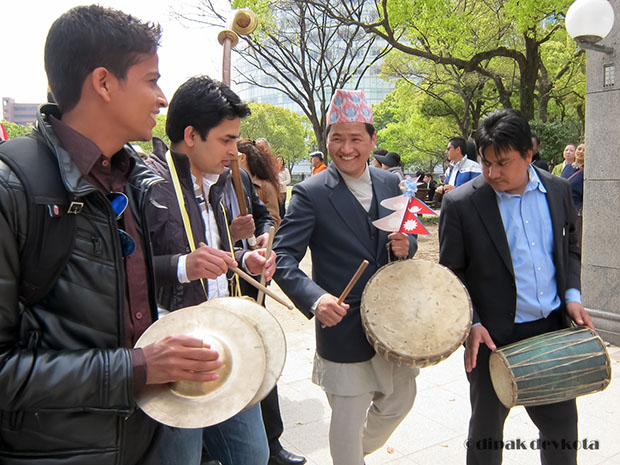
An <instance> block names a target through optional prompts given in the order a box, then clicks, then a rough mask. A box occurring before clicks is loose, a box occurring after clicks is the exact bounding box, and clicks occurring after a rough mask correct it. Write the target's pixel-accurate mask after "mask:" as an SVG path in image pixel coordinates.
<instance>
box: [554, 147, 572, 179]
mask: <svg viewBox="0 0 620 465" xmlns="http://www.w3.org/2000/svg"><path fill="white" fill-rule="evenodd" d="M576 148H577V146H576V145H575V144H567V145H566V147H564V152H562V156H563V157H564V161H563V162H562V163H558V164H557V165H555V166H554V167H553V171H552V173H553V174H555V175H556V176H562V171H564V168H566V165H572V164H573V163H574V161H575V149H576Z"/></svg>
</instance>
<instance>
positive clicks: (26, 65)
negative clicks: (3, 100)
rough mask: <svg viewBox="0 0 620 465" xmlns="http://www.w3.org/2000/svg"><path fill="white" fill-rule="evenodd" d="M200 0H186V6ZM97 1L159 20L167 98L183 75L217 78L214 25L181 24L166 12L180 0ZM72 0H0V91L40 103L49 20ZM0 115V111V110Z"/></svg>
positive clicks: (145, 18)
mask: <svg viewBox="0 0 620 465" xmlns="http://www.w3.org/2000/svg"><path fill="white" fill-rule="evenodd" d="M198 2H199V0H185V5H184V6H181V7H184V8H191V7H192V4H193V5H196V4H198ZM97 3H99V4H100V5H102V6H107V7H111V8H116V9H120V10H122V11H124V12H126V13H129V14H132V15H134V16H136V17H138V18H140V19H141V20H143V21H153V22H158V23H159V24H160V25H161V27H162V29H163V34H162V40H161V45H160V48H159V51H158V54H159V72H160V74H161V78H160V80H159V84H160V87H161V88H162V90H163V91H164V94H165V95H166V97H167V98H168V99H170V98H171V97H172V94H173V93H174V91H175V90H176V88H177V87H178V86H179V85H180V84H182V83H183V82H184V81H185V80H186V79H187V78H189V77H191V76H194V75H197V74H208V75H209V76H211V77H214V78H217V79H221V78H222V47H221V46H220V44H219V43H218V41H217V34H218V32H219V28H217V27H207V26H204V25H195V24H189V25H188V24H187V23H185V24H182V23H180V22H179V21H178V20H177V19H174V18H172V16H171V14H170V8H171V5H174V6H175V8H178V7H179V5H180V4H182V2H181V1H180V0H176V1H171V0H100V1H99V2H97ZM84 4H88V0H86V1H76V0H1V1H0V47H1V49H0V97H11V98H13V99H15V102H17V103H41V102H44V101H45V99H46V95H47V79H46V76H45V69H44V66H43V47H44V45H45V38H46V36H47V32H48V30H49V28H50V26H51V25H52V23H53V22H54V21H55V20H56V18H58V17H59V16H60V15H61V14H62V13H64V12H65V11H67V10H69V9H70V8H72V7H74V6H78V5H84ZM0 117H1V115H0Z"/></svg>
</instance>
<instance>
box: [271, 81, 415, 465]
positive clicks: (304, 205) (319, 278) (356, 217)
mask: <svg viewBox="0 0 620 465" xmlns="http://www.w3.org/2000/svg"><path fill="white" fill-rule="evenodd" d="M327 118H328V124H329V126H328V128H327V149H328V151H329V155H330V157H331V159H332V160H333V163H331V164H330V166H329V168H328V169H327V170H325V171H324V172H322V173H319V174H317V175H315V176H312V177H311V178H309V179H308V180H306V181H304V182H302V183H300V184H297V185H296V186H295V187H294V188H293V196H292V198H291V202H290V205H289V208H288V210H287V213H286V216H285V218H284V221H283V222H282V224H281V225H280V229H279V230H278V233H277V235H276V238H275V241H274V248H275V250H276V252H277V255H278V259H277V264H276V270H277V271H276V275H275V279H276V281H277V283H278V285H279V286H280V287H281V288H282V290H283V291H284V292H285V293H286V294H287V295H288V296H289V297H290V298H291V300H292V301H293V303H294V304H295V305H296V306H297V308H299V309H300V310H301V311H302V312H303V313H304V314H305V315H306V316H307V317H308V318H312V316H316V344H317V353H316V355H315V363H314V373H313V381H314V382H315V383H316V384H318V385H320V386H321V387H323V389H324V390H325V392H326V394H327V398H328V401H329V403H330V406H331V408H332V417H331V423H330V432H329V441H330V450H331V455H332V459H333V462H334V464H335V465H362V464H363V461H364V455H366V454H369V453H371V452H373V451H375V450H377V449H378V448H379V447H381V446H382V445H383V444H384V443H385V442H386V441H387V439H388V437H389V436H390V434H391V433H392V431H393V430H394V429H395V428H396V426H397V425H398V424H399V423H400V421H401V420H402V419H403V418H404V416H405V415H406V414H407V413H408V412H409V410H410V409H411V406H412V405H413V400H414V398H415V376H416V375H417V373H418V371H417V369H412V368H405V367H398V366H395V365H394V364H392V363H390V362H387V361H386V360H384V359H383V358H382V357H381V356H379V355H376V354H375V352H374V350H373V348H372V347H371V346H370V345H369V344H368V341H367V340H366V338H365V336H364V332H363V329H362V323H361V319H360V311H359V308H360V301H361V297H362V291H363V289H364V286H365V284H366V282H367V281H368V280H369V279H370V277H371V276H372V275H373V274H374V273H375V272H376V271H377V270H378V269H379V268H380V267H381V266H383V265H385V264H386V263H387V262H388V259H389V258H391V259H395V258H400V257H403V258H404V257H411V256H413V254H414V253H415V251H416V249H417V242H416V238H415V237H414V236H408V235H406V234H402V233H391V234H388V233H387V232H385V231H381V230H379V229H377V228H375V227H374V226H373V225H372V221H373V220H376V219H378V218H380V217H383V216H386V215H387V214H389V213H392V212H391V211H390V210H387V209H385V208H384V207H382V206H381V205H379V203H380V202H381V201H382V200H383V199H386V198H389V197H394V196H397V195H400V194H401V192H400V189H399V188H398V182H399V181H398V178H397V177H396V176H395V175H393V174H391V173H388V172H387V171H383V170H380V169H376V168H369V167H368V164H367V162H368V158H369V156H370V152H371V151H372V149H373V148H374V147H375V143H376V137H377V136H376V133H375V129H374V126H373V125H372V123H373V119H372V110H371V108H370V106H369V105H368V104H367V103H366V99H365V98H364V94H363V92H362V91H343V90H337V91H336V93H335V94H334V96H333V98H332V101H331V104H330V109H329V112H328V115H327ZM387 244H390V248H391V251H389V250H388V247H387ZM308 246H309V247H310V251H311V253H312V267H313V269H312V279H310V278H309V277H308V276H307V275H306V274H305V273H303V271H301V270H300V269H299V262H300V261H301V259H302V258H303V256H304V254H305V253H306V248H307V247H308ZM388 254H390V255H391V257H388ZM364 259H366V260H368V261H369V263H370V264H369V265H368V268H367V269H366V271H365V272H364V274H363V275H362V277H361V279H360V280H359V281H358V283H357V284H356V285H355V286H354V287H353V290H352V291H351V293H350V294H349V296H348V297H347V299H346V300H345V303H343V304H341V305H338V303H337V300H338V297H337V296H338V295H340V293H341V292H342V291H343V289H344V288H345V287H346V285H347V283H348V281H349V279H350V278H351V277H352V276H353V274H354V273H355V270H356V269H357V268H358V266H359V265H360V263H361V262H362V260H364Z"/></svg>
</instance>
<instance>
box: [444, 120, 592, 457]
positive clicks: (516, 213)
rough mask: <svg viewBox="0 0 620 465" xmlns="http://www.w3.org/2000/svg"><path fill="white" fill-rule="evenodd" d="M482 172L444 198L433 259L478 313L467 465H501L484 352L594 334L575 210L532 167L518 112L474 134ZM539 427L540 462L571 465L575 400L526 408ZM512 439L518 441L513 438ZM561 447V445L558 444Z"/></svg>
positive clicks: (502, 413)
mask: <svg viewBox="0 0 620 465" xmlns="http://www.w3.org/2000/svg"><path fill="white" fill-rule="evenodd" d="M475 140H476V146H477V147H478V150H479V152H480V156H481V161H482V174H483V176H479V177H477V178H475V179H474V180H472V181H470V182H469V183H466V184H464V185H463V186H461V187H460V188H459V189H456V190H454V191H453V192H450V193H449V194H448V195H446V196H445V197H444V199H443V203H442V206H441V217H440V222H439V243H440V251H439V256H440V257H439V262H440V263H441V264H443V265H445V266H447V267H448V268H450V269H451V270H452V271H454V272H455V273H456V275H457V276H458V277H459V278H460V279H461V281H462V282H463V283H464V284H465V286H466V287H467V290H468V291H469V294H470V296H471V300H472V304H473V307H474V318H473V326H472V329H471V333H470V335H469V337H468V338H467V341H466V345H465V370H466V371H467V377H468V379H469V382H470V400H471V406H472V415H471V419H470V423H469V437H468V442H467V447H468V451H467V463H468V464H470V465H472V464H484V465H495V464H500V463H501V462H502V446H501V444H502V443H501V441H502V439H503V429H504V421H505V420H506V417H507V415H508V412H509V409H507V408H506V407H504V406H503V405H502V404H501V402H500V401H499V399H498V398H497V396H496V394H495V391H494V389H493V386H492V383H491V379H490V374H489V355H490V351H491V350H494V349H495V348H496V347H500V346H503V345H506V344H510V343H512V342H516V341H519V340H522V339H526V338H528V337H532V336H535V335H538V334H543V333H546V332H549V331H554V330H557V329H561V328H562V327H564V326H565V325H566V323H567V322H568V320H569V319H572V320H573V321H575V322H576V323H577V324H579V325H587V326H589V327H592V321H591V320H590V317H589V316H588V314H587V312H586V311H585V309H584V308H583V306H582V305H581V292H580V257H581V252H580V250H579V246H578V243H577V236H576V233H575V220H576V211H575V207H574V205H573V202H572V199H571V193H570V188H569V186H568V183H566V182H563V180H562V179H558V178H557V177H555V176H552V175H550V174H549V173H547V172H545V171H542V170H539V169H537V168H535V167H532V166H530V163H531V161H532V141H531V138H530V127H529V124H528V122H527V119H526V118H525V117H524V116H523V115H522V114H521V113H520V112H518V111H516V110H499V111H496V112H494V113H492V114H491V115H489V116H488V117H487V118H485V119H484V120H483V122H482V124H481V126H480V128H479V129H478V131H477V132H476V134H475ZM526 410H527V413H528V415H529V416H530V418H531V419H532V421H533V422H534V423H535V424H536V426H537V427H538V429H539V434H540V439H541V444H547V445H549V447H546V448H543V447H541V458H542V462H543V463H544V464H549V465H551V464H555V465H560V464H562V465H569V464H575V463H576V459H577V452H576V448H573V447H571V446H570V445H571V444H574V442H573V441H576V440H577V407H576V404H575V401H574V400H572V401H567V402H560V403H555V404H550V405H542V406H537V407H527V408H526ZM513 439H515V438H513ZM556 445H557V447H556Z"/></svg>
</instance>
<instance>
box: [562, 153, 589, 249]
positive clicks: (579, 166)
mask: <svg viewBox="0 0 620 465" xmlns="http://www.w3.org/2000/svg"><path fill="white" fill-rule="evenodd" d="M585 157H586V144H579V145H578V146H577V148H576V149H575V161H574V162H573V163H572V164H571V165H566V167H565V168H564V170H563V171H562V177H563V178H564V179H566V180H567V181H568V184H570V190H571V194H572V196H573V202H574V203H575V207H576V208H577V233H578V237H579V245H580V246H581V236H582V234H581V228H582V226H583V170H584V168H585Z"/></svg>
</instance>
